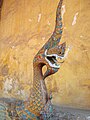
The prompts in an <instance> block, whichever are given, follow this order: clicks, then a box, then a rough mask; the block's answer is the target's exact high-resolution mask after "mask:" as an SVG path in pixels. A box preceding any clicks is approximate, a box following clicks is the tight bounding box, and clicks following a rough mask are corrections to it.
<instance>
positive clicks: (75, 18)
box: [72, 12, 78, 25]
mask: <svg viewBox="0 0 90 120" xmlns="http://www.w3.org/2000/svg"><path fill="white" fill-rule="evenodd" d="M77 16H78V12H77V13H76V14H75V16H74V19H73V22H72V25H75V24H76V20H77Z"/></svg>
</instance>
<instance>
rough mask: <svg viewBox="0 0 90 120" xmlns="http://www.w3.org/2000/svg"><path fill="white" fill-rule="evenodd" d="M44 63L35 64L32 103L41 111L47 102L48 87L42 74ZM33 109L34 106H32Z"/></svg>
mask: <svg viewBox="0 0 90 120" xmlns="http://www.w3.org/2000/svg"><path fill="white" fill-rule="evenodd" d="M42 67H43V66H42V64H38V65H33V91H32V94H31V96H32V100H31V104H32V105H33V107H35V108H36V109H35V111H36V112H37V111H38V112H39V111H41V109H42V108H43V107H44V106H45V104H46V103H47V97H48V94H47V88H46V85H45V80H44V79H43V74H42ZM32 109H33V108H32Z"/></svg>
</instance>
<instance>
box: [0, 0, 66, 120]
mask: <svg viewBox="0 0 90 120" xmlns="http://www.w3.org/2000/svg"><path fill="white" fill-rule="evenodd" d="M62 2H63V0H60V2H59V4H58V7H57V10H56V24H55V29H54V32H53V33H52V35H51V37H50V38H49V40H48V41H47V42H46V43H45V44H44V46H43V47H42V48H41V49H40V50H39V51H38V53H37V54H36V55H35V57H34V60H33V88H32V92H31V95H30V98H29V100H27V101H22V100H16V99H14V98H11V99H7V98H6V99H5V98H0V101H1V103H0V116H2V118H3V119H2V120H40V113H41V111H42V109H44V108H45V106H46V105H47V104H48V98H49V96H48V92H47V88H46V85H45V78H46V77H48V76H49V75H52V74H54V73H56V72H57V71H58V70H59V68H60V65H59V64H58V60H57V59H63V58H64V55H65V49H66V43H65V42H64V43H62V44H59V42H60V40H61V37H62V31H63V25H62V16H61V7H62ZM45 65H46V66H47V70H46V72H45V73H44V74H43V72H42V68H43V66H45ZM0 120H1V119H0Z"/></svg>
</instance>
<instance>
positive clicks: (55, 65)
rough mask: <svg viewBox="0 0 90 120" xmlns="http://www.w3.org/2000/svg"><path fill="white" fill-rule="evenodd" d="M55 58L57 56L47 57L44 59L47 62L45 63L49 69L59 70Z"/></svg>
mask: <svg viewBox="0 0 90 120" xmlns="http://www.w3.org/2000/svg"><path fill="white" fill-rule="evenodd" d="M57 58H58V56H57V54H55V55H53V54H52V55H47V56H46V57H45V59H46V60H47V62H48V63H49V65H50V66H51V67H53V68H57V69H58V68H60V65H59V64H58V61H57Z"/></svg>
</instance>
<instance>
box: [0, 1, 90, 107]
mask: <svg viewBox="0 0 90 120" xmlns="http://www.w3.org/2000/svg"><path fill="white" fill-rule="evenodd" d="M58 2H59V0H4V1H3V4H2V9H1V20H0V97H2V96H3V97H17V98H21V99H26V98H27V97H28V96H29V93H30V88H31V87H32V81H33V65H32V61H33V58H34V55H35V54H36V53H37V51H38V50H39V49H40V48H41V47H42V45H43V44H44V43H45V42H46V41H47V40H48V38H49V37H50V35H51V34H52V32H53V30H54V25H55V13H56V8H57V5H58ZM89 5H90V0H64V2H63V7H62V14H63V24H64V26H63V28H64V32H63V37H62V40H61V41H62V42H63V41H66V42H67V45H68V46H71V50H70V52H69V55H68V57H67V59H66V61H65V62H64V64H63V65H62V66H61V68H60V70H59V72H58V73H56V74H55V75H53V76H50V77H48V78H47V79H46V84H47V87H48V90H49V91H52V92H53V103H54V104H58V105H65V106H71V107H78V108H85V109H90V54H89V53H90V52H89V51H90V16H89V15H90V12H89V10H90V6H89Z"/></svg>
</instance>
